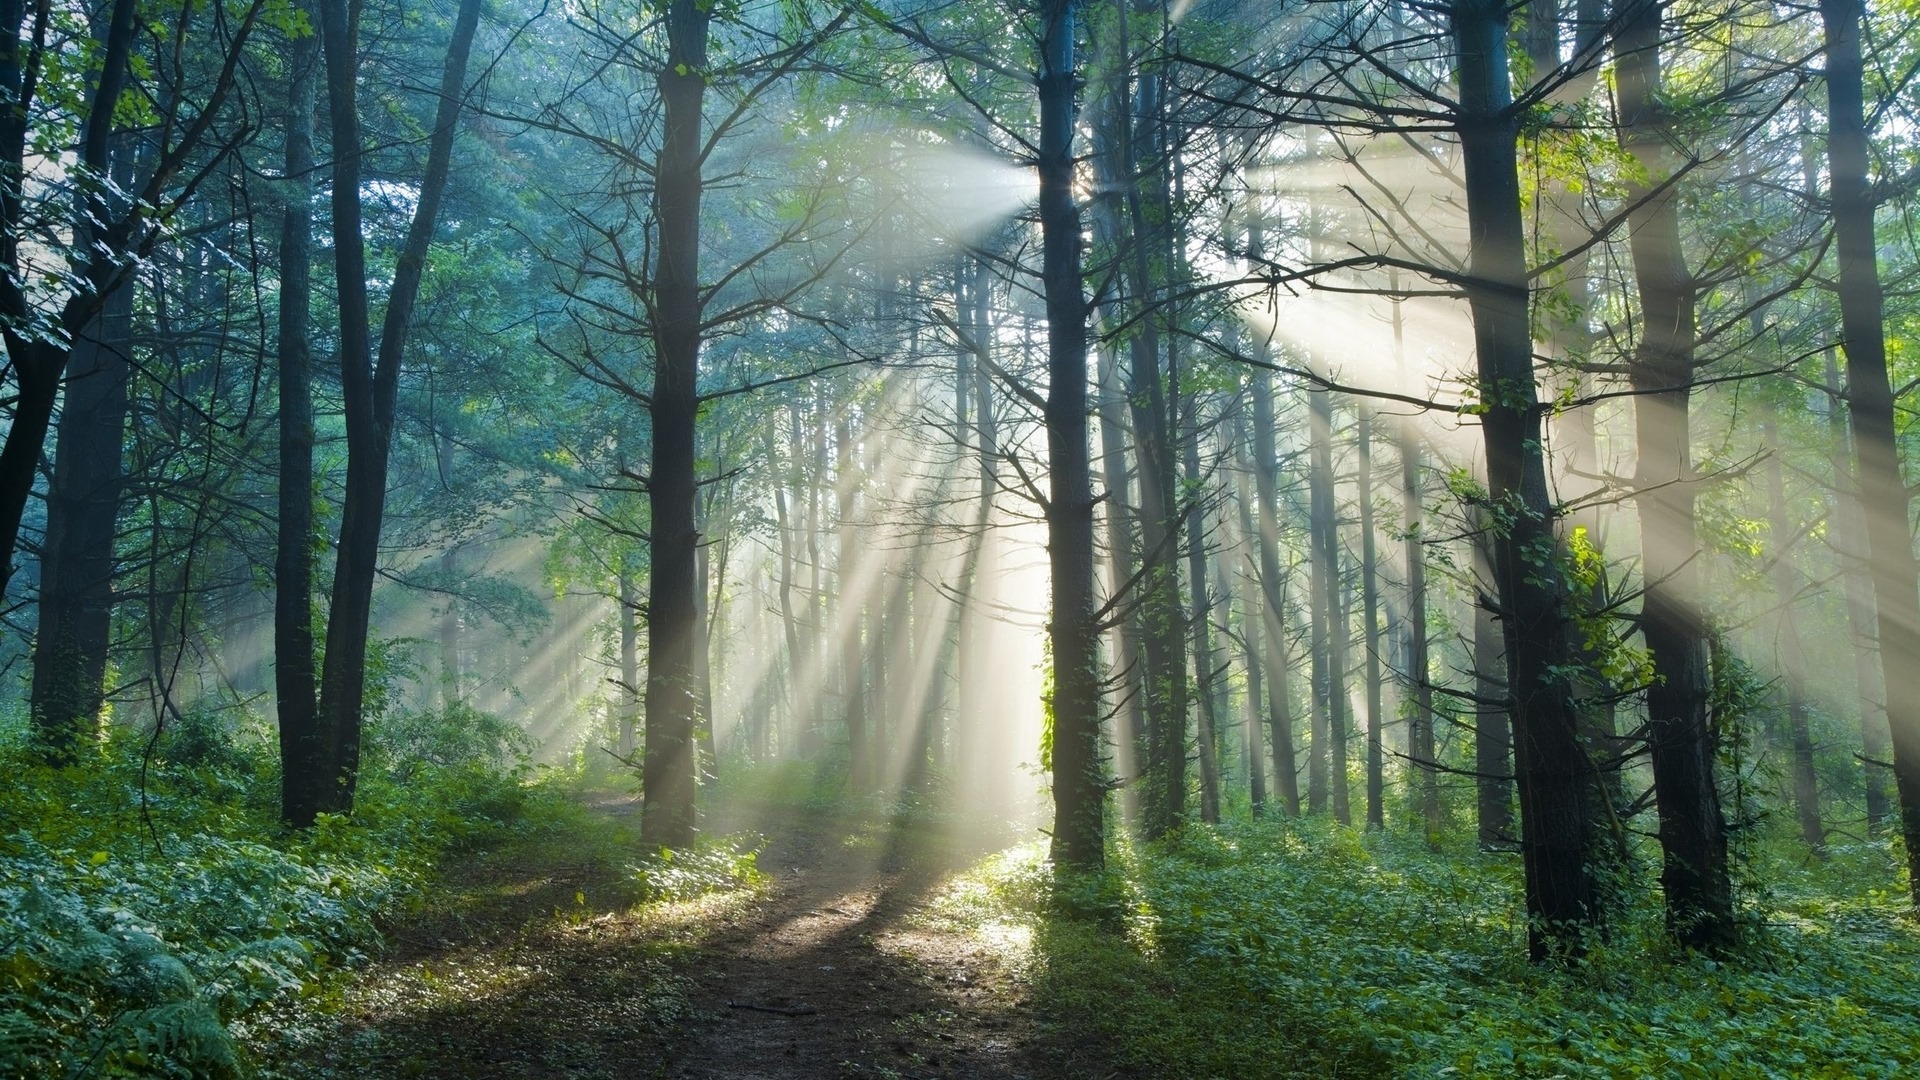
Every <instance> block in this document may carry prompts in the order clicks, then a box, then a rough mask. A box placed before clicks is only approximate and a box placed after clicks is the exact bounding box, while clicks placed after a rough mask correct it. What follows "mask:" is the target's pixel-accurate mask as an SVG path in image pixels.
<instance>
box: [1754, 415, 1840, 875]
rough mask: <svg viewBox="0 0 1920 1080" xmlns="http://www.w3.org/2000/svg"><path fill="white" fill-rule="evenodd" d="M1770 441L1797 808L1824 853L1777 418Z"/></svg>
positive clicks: (1805, 833) (1769, 427)
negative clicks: (1796, 613) (1795, 612)
mask: <svg viewBox="0 0 1920 1080" xmlns="http://www.w3.org/2000/svg"><path fill="white" fill-rule="evenodd" d="M1762 431H1763V434H1764V436H1765V439H1766V444H1767V450H1768V455H1767V527H1768V528H1767V531H1768V532H1769V533H1770V534H1771V536H1770V539H1771V541H1772V543H1771V547H1772V549H1773V550H1772V551H1770V552H1769V553H1768V555H1769V557H1770V559H1771V560H1772V566H1773V591H1774V597H1775V602H1776V603H1777V604H1779V606H1780V615H1779V621H1778V622H1777V623H1776V626H1775V633H1774V647H1775V648H1776V649H1777V650H1778V651H1779V656H1780V661H1781V663H1780V666H1781V669H1782V671H1783V672H1784V674H1785V675H1786V685H1785V687H1784V689H1785V691H1786V693H1785V700H1784V701H1783V702H1782V704H1783V705H1784V707H1785V711H1786V719H1787V747H1788V751H1789V753H1790V755H1791V769H1792V775H1793V812H1794V818H1795V819H1796V820H1797V821H1798V822H1799V823H1800V837H1801V839H1803V840H1805V841H1806V843H1807V846H1808V847H1809V848H1811V849H1812V850H1813V851H1814V852H1815V853H1816V854H1820V853H1824V852H1825V850H1826V845H1827V831H1826V829H1825V827H1824V826H1822V825H1821V824H1820V784H1819V779H1818V778H1817V777H1816V776H1815V774H1814V771H1813V734H1812V731H1811V730H1810V729H1809V724H1808V720H1809V718H1810V716H1811V714H1812V712H1813V702H1811V701H1809V700H1808V698H1807V656H1806V650H1805V649H1804V648H1802V646H1801V643H1800V627H1799V625H1798V620H1796V619H1795V618H1794V614H1793V609H1794V603H1795V601H1796V600H1797V599H1798V598H1799V595H1800V575H1799V574H1798V573H1797V572H1796V571H1795V570H1794V567H1793V559H1792V558H1791V554H1792V544H1793V525H1792V518H1791V517H1790V516H1789V514H1788V513H1787V494H1786V475H1785V473H1786V469H1785V467H1784V465H1783V463H1782V461H1781V457H1782V456H1783V452H1782V449H1781V446H1780V429H1779V426H1778V425H1777V424H1775V423H1774V421H1772V420H1771V419H1769V420H1767V421H1766V422H1765V423H1764V424H1763V425H1762Z"/></svg>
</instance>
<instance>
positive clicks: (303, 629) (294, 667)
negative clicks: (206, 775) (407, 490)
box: [273, 34, 323, 823]
mask: <svg viewBox="0 0 1920 1080" xmlns="http://www.w3.org/2000/svg"><path fill="white" fill-rule="evenodd" d="M319 59H320V43H319V41H318V40H317V39H316V38H315V37H314V36H313V35H312V34H308V35H306V36H304V37H300V38H296V39H294V40H293V41H291V42H289V43H288V47H287V71H288V81H287V118H286V124H285V138H286V157H285V180H283V181H282V183H283V185H284V190H285V192H286V194H285V199H286V209H285V213H284V216H283V217H282V218H281V220H280V297H279V306H280V310H279V320H280V323H279V329H280V340H279V344H278V346H277V349H276V360H277V363H278V366H279V371H280V477H279V482H280V495H279V510H280V512H279V516H278V518H277V521H276V527H277V528H278V530H279V532H278V534H277V535H276V537H275V541H274V566H273V678H274V696H275V700H276V704H277V706H278V713H279V728H280V816H281V818H282V819H283V820H285V821H287V822H289V823H297V822H302V821H312V820H313V815H314V813H315V812H316V810H317V809H318V807H317V805H316V804H315V801H314V800H315V799H316V797H317V794H318V792H317V789H316V788H315V786H314V784H313V781H314V779H315V778H317V777H319V776H321V775H322V773H323V767H322V757H321V755H322V747H321V746H320V743H319V740H318V736H319V717H318V713H317V708H318V704H319V702H318V699H317V698H316V697H315V691H316V690H317V688H318V687H317V684H316V682H315V675H316V664H315V662H314V661H315V657H314V642H313V539H314V537H313V531H314V522H313V444H314V429H313V355H312V348H311V346H310V345H309V343H308V332H309V323H310V321H311V312H312V306H313V297H312V292H313V178H312V172H313V167H314V157H313V111H314V96H315V84H316V79H317V75H318V72H319V64H318V60H319Z"/></svg>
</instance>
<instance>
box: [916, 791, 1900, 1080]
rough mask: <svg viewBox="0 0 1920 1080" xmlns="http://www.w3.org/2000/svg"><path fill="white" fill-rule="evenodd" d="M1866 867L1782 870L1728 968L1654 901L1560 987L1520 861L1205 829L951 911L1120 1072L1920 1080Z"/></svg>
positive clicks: (1010, 857)
mask: <svg viewBox="0 0 1920 1080" xmlns="http://www.w3.org/2000/svg"><path fill="white" fill-rule="evenodd" d="M1862 847H1863V850H1860V851H1845V852H1839V853H1837V855H1836V857H1835V858H1834V859H1832V860H1831V861H1830V862H1829V864H1828V865H1826V866H1804V865H1802V866H1797V867H1789V866H1785V865H1782V866H1777V867H1769V868H1768V871H1767V873H1766V874H1765V875H1764V876H1765V877H1766V878H1768V879H1770V880H1773V881H1775V882H1777V883H1778V884H1776V886H1775V887H1774V888H1773V890H1772V891H1771V892H1770V893H1769V894H1768V895H1767V896H1765V897H1760V898H1756V900H1755V902H1754V904H1753V906H1752V908H1751V910H1750V912H1749V915H1750V918H1751V922H1752V924H1753V925H1754V927H1755V929H1754V932H1753V934H1752V939H1751V940H1750V942H1749V943H1748V944H1747V945H1746V947H1745V948H1744V949H1743V950H1742V951H1741V952H1739V953H1738V954H1736V955H1734V956H1731V957H1728V958H1725V959H1722V960H1718V961H1716V960H1711V959H1707V958H1705V957H1701V956H1698V955H1691V954H1686V953H1683V952H1680V951H1678V950H1676V949H1674V948H1672V947H1671V946H1669V945H1667V944H1665V943H1664V941H1663V940H1662V938H1661V935H1660V932H1659V912H1658V907H1657V897H1656V896H1651V895H1640V896H1638V897H1636V898H1635V901H1634V908H1633V910H1631V911H1630V912H1628V913H1626V914H1625V915H1624V916H1623V917H1622V918H1621V919H1620V920H1618V921H1617V922H1616V924H1615V926H1614V928H1613V930H1612V933H1611V936H1610V938H1609V940H1607V941H1604V942H1600V943H1598V944H1597V945H1596V947H1595V948H1594V949H1593V951H1592V953H1591V954H1590V955H1589V956H1588V957H1587V958H1586V959H1585V960H1583V961H1581V962H1580V963H1578V964H1577V965H1575V966H1572V967H1570V968H1564V969H1551V968H1540V967H1535V966H1533V965H1530V964H1528V963H1527V962H1526V960H1525V951H1526V950H1525V924H1524V920H1523V915H1522V911H1521V902H1520V880H1519V867H1518V865H1517V863H1516V861H1515V860H1514V857H1512V856H1495V855H1476V854H1469V853H1462V852H1448V853H1445V854H1438V853H1434V852H1431V851H1429V850H1428V849H1426V848H1425V846H1424V845H1422V844H1420V843H1419V842H1417V841H1415V840H1411V839H1409V838H1405V837H1398V836H1393V835H1378V834H1374V835H1365V834H1361V833H1357V832H1354V831H1352V830H1349V829H1344V828H1340V827H1337V826H1333V825H1330V824H1320V823H1312V822H1308V823H1298V822H1267V823H1244V822H1243V823H1239V824H1229V825H1226V826H1222V827H1220V828H1217V829H1210V828H1198V827H1196V828H1189V829H1188V830H1186V831H1185V832H1184V833H1182V834H1180V835H1178V836H1176V837H1175V838H1173V839H1171V840H1169V841H1167V842H1164V843H1162V844H1159V845H1154V846H1151V847H1145V848H1139V849H1120V850H1117V851H1116V852H1115V853H1114V856H1113V860H1112V861H1113V864H1114V867H1115V868H1114V870H1112V871H1110V872H1109V873H1107V874H1104V875H1099V876H1095V877H1091V878H1086V877H1082V878H1067V879H1060V880H1056V879H1055V878H1054V876H1053V875H1052V872H1051V870H1050V868H1049V867H1048V866H1047V864H1046V863H1045V862H1044V861H1043V859H1042V855H1041V851H1040V849H1039V848H1038V847H1037V846H1029V847H1023V848H1018V849H1013V850H1011V851H1009V852H1007V853H1004V854H1003V855H1001V856H999V857H996V858H995V859H992V860H989V861H988V862H986V863H984V864H981V865H980V866H979V867H977V868H976V869H975V871H974V872H973V873H971V874H970V875H968V876H966V877H963V878H961V879H960V880H958V881H956V882H955V883H954V884H953V885H952V886H951V887H950V888H949V889H948V891H947V892H946V894H945V895H944V896H943V897H942V899H941V901H940V903H939V904H938V905H937V907H936V912H937V917H939V918H941V919H944V920H947V921H949V922H952V923H957V924H960V925H964V926H967V927H970V928H973V929H975V930H978V931H984V932H986V934H987V936H989V937H996V938H998V939H1000V940H1005V941H1011V942H1015V943H1016V944H1017V945H1019V946H1020V947H1021V951H1022V952H1023V953H1024V959H1025V963H1026V964H1027V970H1028V974H1029V977H1030V979H1031V980H1032V982H1033V990H1034V993H1033V997H1034V1000H1035V1001H1036V1002H1037V1003H1039V1005H1040V1007H1041V1008H1042V1009H1043V1010H1044V1012H1045V1014H1046V1015H1045V1021H1046V1023H1047V1024H1048V1025H1049V1026H1050V1027H1051V1028H1052V1029H1053V1030H1054V1031H1055V1032H1056V1034H1059V1035H1060V1036H1061V1037H1062V1038H1063V1039H1070V1040H1071V1043H1072V1045H1074V1046H1076V1047H1078V1048H1083V1050H1082V1051H1081V1052H1084V1049H1085V1048H1091V1049H1092V1050H1093V1051H1094V1052H1097V1053H1100V1054H1102V1055H1104V1056H1105V1057H1106V1058H1107V1059H1109V1061H1110V1063H1111V1065H1112V1066H1113V1067H1114V1069H1116V1070H1117V1071H1119V1073H1120V1075H1134V1076H1142V1077H1165V1076H1180V1077H1193V1078H1207V1077H1217V1078H1234V1080H1242V1078H1246V1080H1252V1078H1264V1077H1287V1076H1342V1075H1345V1076H1376V1075H1377V1076H1418V1077H1442V1076H1492V1077H1505V1076H1511V1077H1522V1076H1542V1077H1545V1076H1559V1077H1567V1078H1570V1080H1571V1078H1578V1077H1594V1078H1599V1077H1621V1076H1660V1077H1725V1076H1740V1077H1746V1076H1753V1077H1783V1078H1784V1077H1843V1076H1844V1077H1896V1076H1911V1075H1915V1074H1916V1073H1920V978H1916V977H1917V976H1920V935H1917V934H1916V930H1915V927H1914V926H1913V925H1912V923H1911V921H1910V920H1908V919H1907V918H1905V917H1904V915H1903V913H1902V908H1903V900H1902V898H1901V896H1900V895H1899V892H1898V890H1893V889H1891V888H1890V886H1891V884H1892V869H1891V862H1892V860H1891V857H1890V853H1889V852H1888V851H1887V848H1886V846H1885V845H1878V844H1869V845H1863V846H1862ZM1876 882H1877V883H1878V884H1875V883H1876Z"/></svg>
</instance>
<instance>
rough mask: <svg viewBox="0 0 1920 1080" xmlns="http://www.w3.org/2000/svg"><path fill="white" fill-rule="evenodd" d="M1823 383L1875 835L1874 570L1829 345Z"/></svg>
mask: <svg viewBox="0 0 1920 1080" xmlns="http://www.w3.org/2000/svg"><path fill="white" fill-rule="evenodd" d="M1826 385H1827V393H1828V395H1829V399H1830V400H1831V401H1832V405H1831V406H1830V407H1829V411H1828V413H1827V429H1828V434H1829V438H1830V446H1829V452H1830V454H1831V455H1832V458H1833V486H1834V496H1833V513H1834V518H1835V520H1836V521H1837V523H1838V525H1837V527H1836V528H1834V529H1832V530H1830V534H1831V536H1832V543H1833V548H1834V553H1835V554H1836V555H1838V556H1839V558H1840V567H1841V572H1842V573H1843V574H1844V575H1845V581H1846V584H1845V585H1844V586H1843V590H1844V594H1845V596H1846V602H1847V631H1848V636H1849V638H1850V639H1851V641H1852V644H1853V683H1854V698H1855V700H1856V701H1857V702H1858V704H1859V709H1860V714H1859V715H1860V756H1861V757H1862V758H1864V759H1865V761H1863V762H1862V764H1861V768H1862V774H1861V779H1862V781H1863V783H1864V786H1865V796H1866V804H1867V832H1868V833H1869V834H1870V835H1875V836H1877V835H1879V834H1880V833H1881V832H1883V831H1884V830H1885V829H1886V824H1887V819H1888V818H1890V817H1892V816H1893V810H1892V803H1893V800H1892V799H1891V798H1890V796H1889V793H1888V791H1887V778H1888V776H1887V774H1888V769H1887V766H1886V765H1885V764H1884V762H1885V761H1886V760H1887V750H1888V747H1887V707H1886V690H1885V689H1884V683H1883V680H1882V678H1881V675H1880V636H1879V630H1878V626H1877V621H1876V619H1875V617H1874V611H1873V576H1872V572H1871V567H1870V566H1869V564H1868V559H1867V552H1866V533H1867V512H1866V508H1865V507H1864V506H1862V505H1861V504H1860V491H1859V485H1858V484H1857V483H1856V482H1855V479H1854V470H1853V449H1852V446H1853V444H1852V439H1851V436H1850V434H1849V425H1848V423H1847V411H1846V410H1845V409H1844V408H1842V406H1843V405H1844V404H1845V402H1846V390H1845V388H1844V387H1842V386H1841V385H1840V369H1839V367H1838V364H1837V362H1836V358H1835V357H1834V350H1833V349H1831V348H1829V349H1828V350H1827V370H1826Z"/></svg>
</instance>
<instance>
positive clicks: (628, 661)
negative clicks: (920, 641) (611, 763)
mask: <svg viewBox="0 0 1920 1080" xmlns="http://www.w3.org/2000/svg"><path fill="white" fill-rule="evenodd" d="M618 701H619V703H620V704H619V710H620V742H619V746H618V749H619V752H620V756H621V757H623V758H631V757H633V752H634V751H635V750H637V749H639V747H640V742H639V731H638V728H639V723H640V590H639V589H637V588H635V587H634V583H633V571H631V570H630V569H628V568H627V565H626V558H625V557H624V556H623V557H622V558H621V565H620V694H619V697H618Z"/></svg>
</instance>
